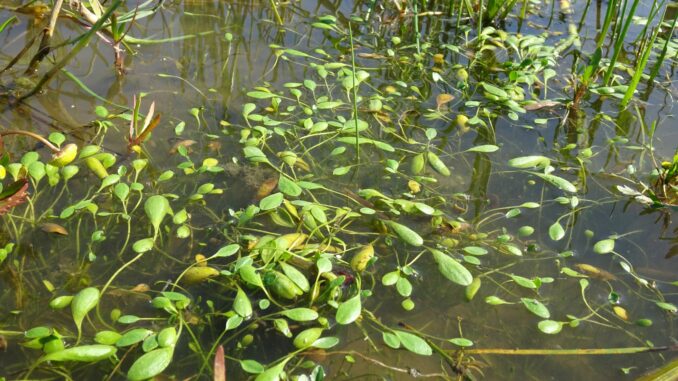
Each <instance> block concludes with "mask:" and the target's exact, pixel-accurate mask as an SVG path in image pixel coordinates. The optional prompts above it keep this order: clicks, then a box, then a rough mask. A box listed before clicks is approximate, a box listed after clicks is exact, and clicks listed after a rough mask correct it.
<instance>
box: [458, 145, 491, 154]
mask: <svg viewBox="0 0 678 381" xmlns="http://www.w3.org/2000/svg"><path fill="white" fill-rule="evenodd" d="M498 150H499V147H497V146H495V145H494V144H484V145H479V146H475V147H471V148H469V149H467V150H466V152H481V153H492V152H497V151H498Z"/></svg>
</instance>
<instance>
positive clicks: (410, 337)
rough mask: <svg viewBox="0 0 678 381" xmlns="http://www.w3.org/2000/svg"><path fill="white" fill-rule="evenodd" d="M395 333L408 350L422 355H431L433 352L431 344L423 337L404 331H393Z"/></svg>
mask: <svg viewBox="0 0 678 381" xmlns="http://www.w3.org/2000/svg"><path fill="white" fill-rule="evenodd" d="M393 333H395V335H396V336H398V340H400V343H401V344H402V345H403V347H405V349H407V350H408V351H410V352H412V353H416V354H418V355H422V356H430V355H432V354H433V350H432V349H431V346H429V345H428V343H427V342H426V340H424V339H422V338H421V337H419V336H417V335H415V334H412V333H409V332H404V331H393Z"/></svg>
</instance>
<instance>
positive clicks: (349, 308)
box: [336, 294, 362, 325]
mask: <svg viewBox="0 0 678 381" xmlns="http://www.w3.org/2000/svg"><path fill="white" fill-rule="evenodd" d="M361 310H362V305H361V303H360V294H358V295H356V296H354V297H352V298H351V299H349V300H347V301H345V302H343V303H341V304H340V305H339V308H338V309H337V315H336V319H337V323H339V324H344V325H345V324H350V323H353V322H354V321H355V320H356V319H357V318H358V317H359V316H360V312H361Z"/></svg>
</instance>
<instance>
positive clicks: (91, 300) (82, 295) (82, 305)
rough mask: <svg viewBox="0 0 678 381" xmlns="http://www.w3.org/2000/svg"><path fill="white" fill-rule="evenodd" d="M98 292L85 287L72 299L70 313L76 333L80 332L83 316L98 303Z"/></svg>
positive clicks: (92, 288)
mask: <svg viewBox="0 0 678 381" xmlns="http://www.w3.org/2000/svg"><path fill="white" fill-rule="evenodd" d="M99 297H100V296H99V290H97V289H96V288H94V287H87V288H85V289H83V290H81V291H80V292H78V293H77V294H75V296H74V297H73V300H72V301H71V313H72V315H73V321H74V322H75V326H76V327H77V328H78V333H80V332H81V327H82V321H83V320H84V319H85V316H87V314H88V313H89V311H91V310H92V309H93V308H94V307H96V305H97V304H98V303H99Z"/></svg>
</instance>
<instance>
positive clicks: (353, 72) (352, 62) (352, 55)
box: [348, 20, 360, 161]
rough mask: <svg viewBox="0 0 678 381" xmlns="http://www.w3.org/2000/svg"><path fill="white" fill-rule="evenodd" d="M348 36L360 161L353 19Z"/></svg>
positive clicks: (356, 144) (357, 153)
mask: <svg viewBox="0 0 678 381" xmlns="http://www.w3.org/2000/svg"><path fill="white" fill-rule="evenodd" d="M348 36H349V40H350V43H351V71H352V76H353V86H352V90H353V119H354V120H355V152H356V153H355V156H356V159H357V160H358V161H360V136H359V135H360V131H359V130H358V89H357V88H356V82H355V76H356V67H355V49H354V47H353V28H352V27H351V21H350V20H349V22H348Z"/></svg>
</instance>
